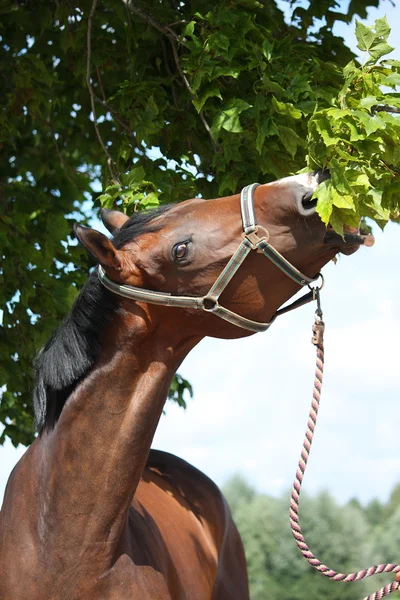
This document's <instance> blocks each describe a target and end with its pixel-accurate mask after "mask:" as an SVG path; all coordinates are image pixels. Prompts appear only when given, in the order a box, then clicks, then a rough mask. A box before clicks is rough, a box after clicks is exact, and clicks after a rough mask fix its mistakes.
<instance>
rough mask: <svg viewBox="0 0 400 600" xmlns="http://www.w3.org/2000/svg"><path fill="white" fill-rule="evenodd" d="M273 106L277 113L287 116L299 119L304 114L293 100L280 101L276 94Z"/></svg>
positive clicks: (273, 98) (273, 97)
mask: <svg viewBox="0 0 400 600" xmlns="http://www.w3.org/2000/svg"><path fill="white" fill-rule="evenodd" d="M272 106H273V108H274V109H275V111H276V112H277V113H279V114H281V115H284V116H285V117H290V118H292V119H295V120H298V119H301V117H302V116H303V115H302V112H301V111H300V110H298V109H297V108H295V107H294V106H293V104H292V103H291V102H280V101H279V100H277V99H276V98H275V96H272Z"/></svg>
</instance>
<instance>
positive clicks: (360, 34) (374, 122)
mask: <svg viewBox="0 0 400 600" xmlns="http://www.w3.org/2000/svg"><path fill="white" fill-rule="evenodd" d="M389 33H390V27H389V25H388V23H387V20H386V18H381V19H377V20H376V21H375V25H374V26H372V27H366V26H365V25H363V24H362V23H360V22H357V25H356V36H357V40H358V48H359V49H360V50H362V51H363V52H365V54H366V59H365V62H364V64H363V65H362V66H358V65H356V63H355V61H351V62H349V63H348V64H347V65H346V67H345V68H344V69H343V78H344V85H343V87H342V89H341V90H340V92H339V94H338V99H337V101H336V102H335V103H334V106H332V107H330V108H324V109H322V110H317V111H316V112H315V113H314V114H313V116H312V117H311V119H310V121H309V124H308V128H309V135H308V153H309V154H308V167H309V168H310V167H311V168H312V169H315V168H317V167H323V168H329V170H330V173H331V179H330V180H328V181H326V182H324V184H323V185H321V187H320V188H319V189H318V191H317V193H316V194H315V196H316V197H317V198H318V204H317V211H318V213H319V214H320V216H321V218H322V220H323V221H324V222H325V223H327V224H328V223H330V224H331V225H332V226H333V227H334V228H335V230H336V231H337V232H339V233H343V225H344V224H347V225H351V226H353V227H358V224H359V222H360V218H361V217H370V218H371V219H374V220H375V221H377V222H378V223H379V224H380V225H381V226H382V227H383V226H384V225H385V224H386V223H387V221H388V220H389V219H391V220H393V221H400V120H399V118H398V114H397V113H400V94H399V93H397V92H395V91H393V90H396V86H398V85H399V84H400V61H395V60H382V61H381V60H380V59H381V58H382V57H383V56H385V55H386V54H388V53H390V52H391V51H392V50H393V48H392V47H391V46H389V44H388V43H387V39H388V37H389ZM387 90H389V91H387Z"/></svg>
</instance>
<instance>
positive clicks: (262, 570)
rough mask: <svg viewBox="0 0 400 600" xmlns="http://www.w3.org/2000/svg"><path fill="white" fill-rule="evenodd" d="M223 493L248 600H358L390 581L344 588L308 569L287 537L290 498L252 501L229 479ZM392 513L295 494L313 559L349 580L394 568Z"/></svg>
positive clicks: (247, 489) (251, 493)
mask: <svg viewBox="0 0 400 600" xmlns="http://www.w3.org/2000/svg"><path fill="white" fill-rule="evenodd" d="M223 491H224V494H225V496H226V498H227V500H228V502H229V505H230V507H231V510H232V514H233V517H234V519H235V522H236V524H237V526H238V529H239V532H240V534H241V536H242V539H243V542H244V546H245V552H246V559H247V565H248V573H249V581H250V597H251V600H276V599H278V598H279V600H321V598H325V599H327V600H328V599H329V600H342V599H343V598H345V599H348V600H359V598H363V597H365V596H367V595H368V594H371V593H373V592H375V591H376V590H377V589H378V588H379V587H381V586H383V585H386V584H387V583H388V582H389V581H390V580H391V579H390V575H389V576H388V575H386V576H385V575H380V576H375V577H373V578H372V579H364V580H362V581H360V582H355V583H349V584H343V583H340V582H334V581H331V580H329V579H327V578H326V577H324V576H323V575H321V573H318V572H317V571H316V570H315V569H313V568H312V567H311V566H309V565H308V563H307V561H306V560H305V559H304V558H303V556H302V555H301V553H300V551H299V550H298V548H297V546H296V544H295V541H294V539H293V536H292V532H291V530H290V525H289V498H290V494H289V493H287V494H284V495H283V496H282V497H280V498H273V497H271V496H268V495H266V494H259V493H257V492H256V490H254V489H253V488H252V487H251V486H250V485H249V484H248V483H246V480H245V479H243V478H242V477H240V476H235V477H234V478H232V479H230V480H229V481H228V482H227V484H226V485H225V487H224V490H223ZM374 506H375V507H376V508H377V514H376V515H375V516H374V517H373V516H372V513H373V507H374ZM378 507H379V508H378ZM382 507H383V513H382V510H381V509H382ZM391 508H393V497H392V498H391V499H390V500H389V501H388V503H387V504H386V505H382V504H381V503H379V502H377V501H375V502H371V503H369V504H368V505H367V506H366V507H363V506H362V505H361V504H360V503H359V502H354V501H353V500H350V501H349V502H348V503H347V504H345V505H344V506H341V505H339V504H338V502H336V501H335V500H334V499H333V498H332V496H330V495H329V494H328V493H327V492H321V493H319V494H317V495H316V496H315V497H313V498H310V497H308V496H307V494H305V493H304V491H302V501H301V508H300V523H301V526H302V530H303V534H304V537H305V539H306V542H307V544H308V545H309V547H310V549H311V551H312V552H313V553H314V554H315V556H316V557H317V558H319V559H320V560H321V561H322V562H324V564H326V565H327V566H329V567H331V568H332V569H335V570H337V571H340V572H342V573H350V572H353V571H357V570H360V569H363V568H366V567H369V566H371V565H373V564H379V563H385V562H394V563H396V562H398V549H399V545H400V540H399V535H398V533H397V532H398V531H399V526H400V510H399V505H398V504H397V510H395V511H394V512H393V511H392V510H391ZM383 515H384V516H383ZM378 516H379V517H380V522H379V525H376V521H377V520H378V519H377V517H378ZM388 577H389V578H388Z"/></svg>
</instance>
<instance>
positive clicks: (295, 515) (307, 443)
mask: <svg viewBox="0 0 400 600" xmlns="http://www.w3.org/2000/svg"><path fill="white" fill-rule="evenodd" d="M319 291H320V290H319V289H315V293H316V299H317V306H318V308H317V310H316V311H315V323H314V325H313V337H312V343H313V344H314V345H315V347H316V352H317V361H316V369H315V379H314V391H313V399H312V403H311V409H310V413H309V417H308V423H307V430H306V435H305V439H304V442H303V448H302V452H301V457H300V460H299V464H298V467H297V472H296V478H295V481H294V484H293V488H292V495H291V501H290V525H291V529H292V533H293V535H294V538H295V540H296V544H297V546H298V548H299V550H300V552H301V553H302V555H303V556H304V558H305V559H306V560H307V561H308V562H309V563H310V565H312V566H313V567H314V568H315V569H317V571H319V572H320V573H322V574H323V575H325V577H329V578H330V579H332V580H333V581H343V582H345V583H348V582H350V581H360V580H361V579H365V578H366V577H371V575H376V574H378V573H390V572H394V573H399V572H400V565H394V564H384V565H374V566H372V567H369V568H368V569H363V570H362V571H357V572H356V573H349V574H345V573H337V572H336V571H333V570H332V569H330V568H329V567H327V566H326V565H324V564H322V563H321V562H320V561H319V560H318V559H317V558H316V557H315V556H314V554H313V553H312V552H311V550H310V549H309V547H308V546H307V544H306V542H305V539H304V537H303V534H302V531H301V527H300V523H299V502H300V490H301V484H302V482H303V477H304V473H305V470H306V466H307V461H308V457H309V455H310V449H311V444H312V440H313V436H314V431H315V426H316V423H317V415H318V409H319V402H320V398H321V388H322V377H323V371H324V329H325V324H324V321H323V318H322V317H323V315H322V310H321V304H320V296H319ZM396 579H397V578H396ZM399 586H400V582H399V581H394V582H393V583H390V584H388V585H386V586H385V587H383V588H381V589H380V590H378V591H377V592H375V593H374V594H371V595H370V596H366V597H365V598H364V599H363V600H380V598H384V597H385V596H388V595H389V594H391V593H392V592H394V591H395V590H397V589H399Z"/></svg>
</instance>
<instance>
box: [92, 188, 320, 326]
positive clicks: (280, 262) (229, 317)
mask: <svg viewBox="0 0 400 600" xmlns="http://www.w3.org/2000/svg"><path fill="white" fill-rule="evenodd" d="M259 185H260V184H259V183H253V184H251V185H248V186H247V187H245V188H244V189H243V190H242V192H241V194H240V209H241V214H242V223H243V234H242V241H241V243H240V245H239V247H238V249H237V250H236V252H235V253H234V254H233V256H232V258H231V259H230V261H229V262H228V264H227V265H226V267H225V268H224V270H223V271H222V273H221V274H220V275H219V277H218V278H217V280H216V281H215V283H214V285H213V286H212V287H211V289H210V291H209V292H208V294H206V295H205V296H198V297H195V296H173V295H172V294H169V293H167V292H154V291H153V290H146V289H143V288H138V287H134V286H132V285H121V284H119V283H116V282H115V281H113V280H112V279H110V278H109V277H108V276H107V275H106V274H105V271H104V269H103V267H102V266H101V265H99V267H98V275H99V279H100V281H101V283H102V284H103V285H104V287H106V288H107V289H108V290H110V291H111V292H113V293H114V294H118V295H119V296H123V297H124V298H131V299H134V300H139V301H141V302H146V303H148V304H161V305H163V306H177V307H181V308H196V309H201V310H205V311H206V312H209V313H213V314H214V315H217V316H218V317H221V319H224V320H225V321H228V322H229V323H232V324H233V325H236V326H238V327H242V328H243V329H248V330H249V331H253V332H259V331H266V330H267V329H268V328H269V327H270V326H271V325H272V323H273V322H274V321H275V319H276V317H277V316H279V315H281V314H283V313H286V312H288V311H290V310H293V309H295V308H298V307H299V306H303V304H307V303H308V302H311V301H312V300H315V299H316V297H317V292H318V291H319V289H321V287H322V286H323V278H322V275H321V274H318V275H317V276H316V277H314V278H311V277H307V276H306V275H304V274H303V273H301V272H300V271H299V270H298V269H296V267H294V266H293V265H292V264H291V263H290V262H289V261H287V260H286V258H284V257H283V256H282V255H281V254H280V253H279V252H278V251H277V250H275V248H274V247H273V246H271V244H269V242H268V239H269V233H268V231H266V229H264V228H263V227H260V226H259V225H257V224H256V218H255V213H254V190H255V189H256V188H257V187H258V186H259ZM252 250H254V251H256V252H258V253H260V254H264V255H265V256H266V257H267V258H268V259H269V260H270V261H271V262H273V263H274V265H276V266H277V267H278V268H279V269H280V270H281V271H283V273H285V275H287V276H288V277H290V279H292V280H293V281H295V282H296V283H297V284H299V285H301V286H303V287H304V286H306V285H308V286H309V288H310V291H309V292H308V293H307V294H305V295H304V296H302V297H301V298H299V299H298V300H295V301H294V302H292V303H291V304H289V305H288V306H285V307H284V308H281V309H279V310H277V311H276V312H275V314H274V315H273V317H272V319H271V320H270V321H269V322H268V323H260V322H257V321H252V320H250V319H246V317H242V316H241V315H238V314H236V313H234V312H232V311H230V310H228V309H227V308H225V307H224V306H221V304H220V303H219V301H218V300H219V297H220V295H221V294H222V292H223V291H224V290H225V288H226V286H227V285H228V283H229V282H230V281H231V279H232V277H233V276H234V275H235V273H236V272H237V271H238V269H239V267H240V266H241V265H242V264H243V262H244V260H245V258H246V256H247V255H248V254H249V253H250V252H251V251H252ZM319 277H321V279H322V284H321V286H320V287H319V288H316V287H314V288H311V287H310V284H311V283H312V282H315V281H317V280H318V278H319Z"/></svg>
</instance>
